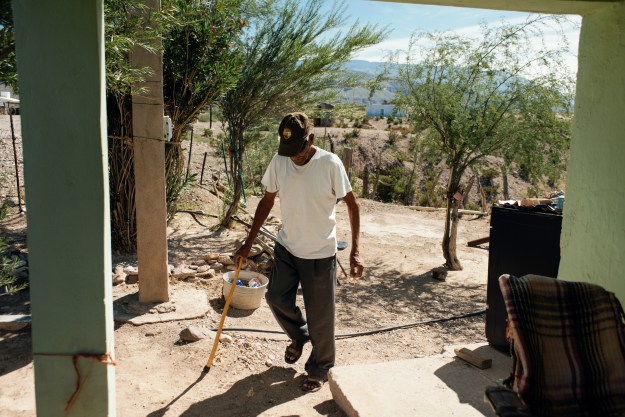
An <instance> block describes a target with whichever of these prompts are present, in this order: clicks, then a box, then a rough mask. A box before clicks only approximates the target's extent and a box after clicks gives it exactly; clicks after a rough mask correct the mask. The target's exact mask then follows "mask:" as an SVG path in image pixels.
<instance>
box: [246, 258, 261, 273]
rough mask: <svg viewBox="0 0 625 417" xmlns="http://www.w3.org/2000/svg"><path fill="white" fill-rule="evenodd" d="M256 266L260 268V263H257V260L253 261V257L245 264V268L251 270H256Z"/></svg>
mask: <svg viewBox="0 0 625 417" xmlns="http://www.w3.org/2000/svg"><path fill="white" fill-rule="evenodd" d="M256 268H258V265H256V262H254V261H252V260H251V259H248V260H247V262H246V265H245V269H248V270H250V271H256Z"/></svg>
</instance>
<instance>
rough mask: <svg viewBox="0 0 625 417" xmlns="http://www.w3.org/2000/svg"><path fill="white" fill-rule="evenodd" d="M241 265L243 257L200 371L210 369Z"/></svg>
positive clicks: (204, 371) (203, 371)
mask: <svg viewBox="0 0 625 417" xmlns="http://www.w3.org/2000/svg"><path fill="white" fill-rule="evenodd" d="M242 267H243V258H240V259H239V265H238V266H237V272H236V273H235V275H234V278H233V279H232V282H231V283H230V292H228V297H227V298H226V304H225V305H224V311H223V313H221V321H220V322H219V327H218V328H217V333H216V334H215V341H214V342H213V350H211V354H210V356H209V357H208V362H206V366H205V367H204V369H203V370H202V373H204V374H206V373H208V371H210V369H211V366H213V359H215V353H216V352H217V346H218V345H219V337H220V336H221V330H222V329H223V328H224V321H226V315H227V314H228V307H230V301H231V300H232V296H233V295H234V290H235V288H236V286H237V281H238V280H239V273H240V272H241V268H242Z"/></svg>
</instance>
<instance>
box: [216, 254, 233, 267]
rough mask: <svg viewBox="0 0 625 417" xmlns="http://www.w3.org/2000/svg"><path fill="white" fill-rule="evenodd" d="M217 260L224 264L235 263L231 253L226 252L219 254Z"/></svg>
mask: <svg viewBox="0 0 625 417" xmlns="http://www.w3.org/2000/svg"><path fill="white" fill-rule="evenodd" d="M217 262H219V263H222V264H224V265H234V261H233V260H232V258H231V257H230V255H226V254H225V253H222V254H220V255H219V258H217Z"/></svg>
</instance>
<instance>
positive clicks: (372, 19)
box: [326, 0, 581, 73]
mask: <svg viewBox="0 0 625 417" xmlns="http://www.w3.org/2000/svg"><path fill="white" fill-rule="evenodd" d="M331 3H332V1H331V0H327V3H326V7H327V8H329V7H330V5H331ZM345 5H346V6H347V14H348V15H349V18H348V22H349V23H352V22H353V21H355V20H356V19H358V20H359V21H360V23H377V24H379V25H380V26H387V25H388V27H389V28H390V29H391V30H392V32H391V34H390V35H389V37H388V38H387V40H386V41H384V42H382V43H381V44H379V45H376V46H375V47H372V48H369V49H367V50H364V51H362V52H361V53H359V54H358V55H357V56H356V57H355V58H356V59H364V60H367V61H383V60H384V57H385V56H386V55H387V54H388V52H389V51H391V50H393V51H395V50H398V49H406V48H407V46H408V40H409V39H410V35H411V34H412V33H413V32H415V31H418V30H426V31H449V30H451V31H455V32H458V33H462V34H465V35H467V36H476V35H478V34H479V25H480V24H481V23H483V22H486V23H488V24H491V23H492V24H497V23H500V22H501V21H502V20H503V21H507V22H520V21H523V20H525V19H526V17H527V16H528V14H527V13H519V12H504V11H499V10H482V9H469V8H460V7H444V6H426V5H418V4H406V3H391V2H383V1H368V0H346V1H345ZM569 18H570V20H571V24H570V25H566V26H565V27H564V30H565V33H566V34H567V38H568V41H569V45H570V54H569V56H568V57H567V59H566V63H567V66H568V67H569V68H570V70H571V72H572V73H575V72H576V71H577V47H578V38H579V24H580V22H581V18H580V17H578V16H570V17H569ZM550 38H553V39H551V40H550ZM557 38H558V37H557V36H555V35H554V34H550V33H546V42H547V44H549V42H550V41H554V42H555V41H556V39H557Z"/></svg>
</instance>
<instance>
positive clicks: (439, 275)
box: [432, 268, 447, 281]
mask: <svg viewBox="0 0 625 417" xmlns="http://www.w3.org/2000/svg"><path fill="white" fill-rule="evenodd" d="M432 278H434V279H435V280H438V281H445V280H446V279H447V270H446V269H445V268H434V269H432Z"/></svg>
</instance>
